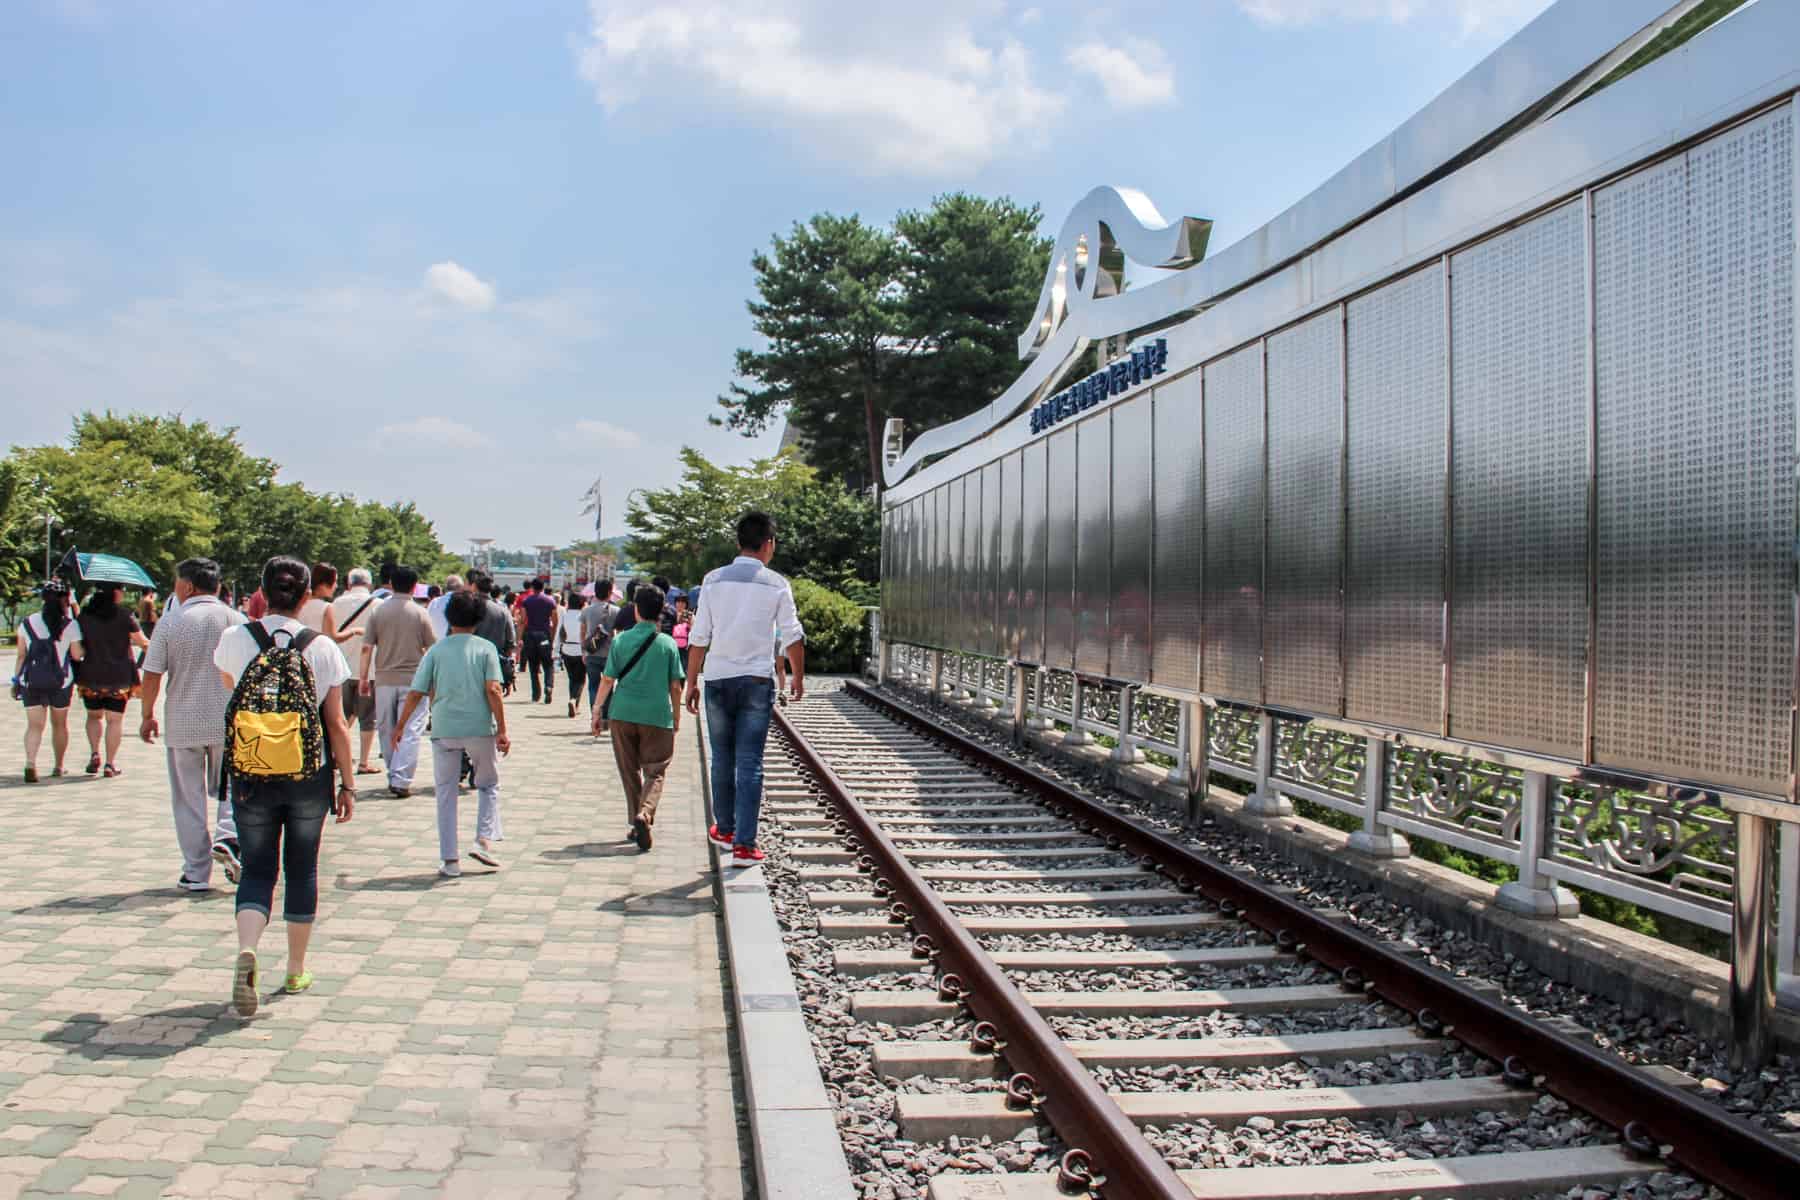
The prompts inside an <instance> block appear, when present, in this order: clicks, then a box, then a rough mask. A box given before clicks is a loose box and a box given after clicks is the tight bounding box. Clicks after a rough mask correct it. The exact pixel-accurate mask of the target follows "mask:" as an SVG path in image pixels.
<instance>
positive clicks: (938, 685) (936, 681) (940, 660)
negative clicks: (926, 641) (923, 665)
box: [928, 650, 944, 700]
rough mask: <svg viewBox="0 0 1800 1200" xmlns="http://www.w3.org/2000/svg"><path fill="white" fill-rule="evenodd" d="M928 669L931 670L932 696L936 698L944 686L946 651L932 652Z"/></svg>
mask: <svg viewBox="0 0 1800 1200" xmlns="http://www.w3.org/2000/svg"><path fill="white" fill-rule="evenodd" d="M928 669H929V670H930V672H931V698H932V699H933V700H936V699H937V697H938V693H939V692H940V691H941V690H943V686H944V652H943V651H942V650H933V651H932V652H931V659H930V661H929V663H928Z"/></svg>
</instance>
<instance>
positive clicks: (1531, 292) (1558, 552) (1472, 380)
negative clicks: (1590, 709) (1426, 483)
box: [1450, 201, 1588, 759]
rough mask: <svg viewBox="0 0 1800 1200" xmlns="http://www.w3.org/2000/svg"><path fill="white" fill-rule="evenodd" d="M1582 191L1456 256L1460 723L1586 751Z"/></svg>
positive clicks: (1455, 651)
mask: <svg viewBox="0 0 1800 1200" xmlns="http://www.w3.org/2000/svg"><path fill="white" fill-rule="evenodd" d="M1585 220H1586V217H1585V214H1584V211H1583V208H1582V205H1581V203H1580V202H1579V201H1577V202H1576V203H1574V204H1569V205H1565V206H1564V207H1562V208H1560V209H1558V210H1556V211H1555V212H1552V213H1549V214H1547V215H1545V216H1543V217H1540V218H1538V219H1537V220H1535V221H1532V222H1531V223H1529V224H1527V225H1524V226H1521V227H1520V228H1518V229H1514V230H1512V231H1511V232H1508V233H1504V234H1501V235H1500V236H1499V237H1495V238H1490V239H1489V240H1488V241H1485V242H1482V243H1480V244H1479V245H1477V246H1475V247H1473V248H1471V249H1469V250H1467V251H1465V252H1463V253H1462V254H1458V255H1456V256H1455V257H1454V258H1453V259H1451V263H1450V339H1451V349H1450V364H1451V376H1452V378H1451V388H1450V403H1451V422H1450V428H1451V438H1452V441H1453V449H1452V453H1451V470H1452V471H1453V472H1454V482H1455V486H1454V488H1453V489H1452V495H1453V497H1454V508H1453V510H1452V520H1451V526H1450V528H1451V536H1452V539H1453V545H1452V547H1451V555H1452V563H1453V566H1454V570H1455V575H1454V577H1453V580H1452V584H1451V590H1450V597H1451V599H1450V653H1451V667H1450V732H1451V733H1452V734H1454V735H1455V736H1457V737H1459V738H1467V739H1469V740H1471V741H1479V742H1493V743H1501V744H1505V745H1507V746H1515V747H1518V748H1519V749H1522V750H1531V751H1535V752H1537V753H1540V754H1554V755H1557V756H1559V757H1563V758H1573V759H1579V758H1580V757H1581V755H1582V745H1581V738H1582V706H1583V693H1584V689H1585V686H1586V683H1585V681H1586V671H1587V665H1586V663H1587V394H1588V389H1587V243H1586V239H1585V235H1584V231H1583V229H1582V223H1583V222H1584V221H1585Z"/></svg>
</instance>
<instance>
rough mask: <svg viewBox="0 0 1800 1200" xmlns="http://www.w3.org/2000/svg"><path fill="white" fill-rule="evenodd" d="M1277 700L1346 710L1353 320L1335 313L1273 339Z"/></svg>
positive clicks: (1271, 584)
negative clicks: (1346, 464)
mask: <svg viewBox="0 0 1800 1200" xmlns="http://www.w3.org/2000/svg"><path fill="white" fill-rule="evenodd" d="M1268 371H1269V560H1268V572H1269V581H1268V596H1267V599H1266V600H1265V620H1267V622H1268V637H1267V643H1266V646H1265V649H1264V653H1265V656H1266V657H1265V666H1264V670H1265V672H1266V675H1265V681H1266V685H1267V690H1268V702H1269V703H1270V704H1273V705H1279V706H1281V707H1283V708H1290V709H1298V710H1300V711H1302V712H1309V713H1322V714H1325V715H1327V716H1336V715H1338V714H1339V713H1340V712H1342V711H1343V710H1342V705H1343V690H1342V684H1341V681H1340V679H1339V673H1340V670H1341V663H1340V660H1339V647H1338V633H1339V614H1338V588H1339V586H1340V585H1341V579H1340V576H1341V573H1342V572H1341V569H1340V567H1341V564H1340V561H1339V560H1340V559H1341V557H1342V553H1343V537H1342V530H1343V503H1344V497H1343V477H1344V472H1343V425H1344V320H1343V312H1342V310H1341V309H1336V308H1333V309H1329V310H1327V311H1326V312H1324V313H1322V314H1320V315H1319V316H1317V317H1314V318H1313V319H1312V320H1310V321H1307V322H1306V323H1305V324H1302V325H1297V326H1295V327H1294V328H1292V329H1287V330H1283V331H1282V332H1281V333H1278V334H1275V335H1274V336H1272V337H1271V338H1269V364H1268Z"/></svg>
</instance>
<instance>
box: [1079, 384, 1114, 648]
mask: <svg viewBox="0 0 1800 1200" xmlns="http://www.w3.org/2000/svg"><path fill="white" fill-rule="evenodd" d="M1076 436H1077V441H1076V443H1075V455H1076V458H1077V459H1078V460H1079V462H1078V464H1077V467H1076V471H1075V486H1076V488H1077V489H1078V491H1079V498H1078V499H1077V500H1076V502H1075V505H1076V514H1077V518H1078V520H1079V521H1080V528H1079V530H1078V531H1077V533H1076V543H1075V669H1076V670H1077V671H1079V672H1081V673H1082V674H1084V675H1105V674H1106V671H1107V655H1106V614H1107V611H1108V608H1109V602H1110V599H1111V596H1112V584H1111V575H1112V492H1111V486H1110V484H1109V483H1108V480H1109V478H1110V477H1111V475H1112V424H1111V422H1110V421H1108V420H1107V414H1106V413H1104V412H1102V413H1099V414H1097V415H1096V416H1093V417H1089V418H1088V419H1087V420H1085V421H1083V422H1081V424H1080V425H1078V426H1077V427H1076Z"/></svg>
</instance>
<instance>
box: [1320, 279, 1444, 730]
mask: <svg viewBox="0 0 1800 1200" xmlns="http://www.w3.org/2000/svg"><path fill="white" fill-rule="evenodd" d="M1348 331H1349V355H1348V356H1349V376H1350V378H1349V385H1350V386H1349V440H1348V455H1347V457H1348V460H1349V462H1348V469H1349V477H1348V480H1347V484H1348V511H1349V537H1348V548H1349V561H1348V562H1347V563H1346V571H1345V597H1344V599H1345V609H1344V642H1345V645H1344V649H1345V655H1344V676H1345V678H1344V692H1345V712H1346V715H1347V716H1349V717H1350V718H1352V719H1354V720H1360V721H1369V722H1373V723H1376V724H1382V725H1391V726H1396V727H1398V728H1401V729H1415V730H1423V731H1427V732H1436V731H1437V730H1438V728H1439V725H1440V724H1441V722H1442V718H1443V714H1442V703H1441V701H1442V695H1443V662H1442V654H1443V599H1444V596H1443V592H1444V420H1445V396H1444V391H1445V362H1444V353H1445V345H1444V271H1443V267H1442V266H1441V265H1439V266H1431V267H1427V268H1425V269H1424V270H1422V271H1418V272H1415V273H1414V274H1412V275H1409V276H1407V277H1406V278H1405V279H1402V280H1399V281H1398V282H1395V283H1391V284H1389V285H1388V286H1386V287H1384V288H1381V289H1380V290H1378V291H1375V292H1371V293H1369V294H1368V295H1366V296H1362V297H1359V298H1358V299H1356V300H1354V301H1352V302H1351V303H1350V306H1349V315H1348Z"/></svg>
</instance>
